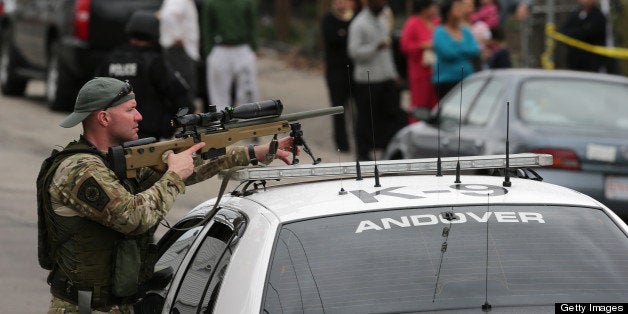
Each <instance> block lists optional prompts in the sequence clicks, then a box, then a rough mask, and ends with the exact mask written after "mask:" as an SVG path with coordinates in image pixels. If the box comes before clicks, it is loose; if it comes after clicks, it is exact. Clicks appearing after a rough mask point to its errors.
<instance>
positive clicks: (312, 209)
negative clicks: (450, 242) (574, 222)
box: [227, 175, 602, 223]
mask: <svg viewBox="0 0 628 314" xmlns="http://www.w3.org/2000/svg"><path fill="white" fill-rule="evenodd" d="M454 181H455V176H451V175H445V176H442V177H437V176H435V175H410V176H403V175H397V176H385V177H381V178H380V184H381V187H375V186H374V185H375V179H374V178H373V177H369V178H364V179H363V180H360V181H357V180H355V179H342V180H340V179H333V180H325V181H317V182H306V183H298V184H288V185H281V186H273V187H268V188H266V189H265V190H258V191H257V192H256V193H254V194H252V195H250V196H246V197H245V198H246V199H249V200H251V201H254V202H256V203H258V204H260V205H261V206H263V207H264V208H266V209H267V210H268V211H270V212H271V213H272V214H273V215H274V216H276V217H277V219H278V220H279V221H280V222H284V223H285V222H290V221H296V220H303V219H309V218H316V217H322V216H329V215H340V214H350V213H356V212H363V211H377V210H384V209H394V208H408V207H433V206H460V205H486V204H487V203H488V204H490V205H500V204H510V205H517V204H528V205H566V206H582V207H593V208H602V206H601V205H600V204H599V203H598V202H597V201H595V200H593V199H592V198H590V197H588V196H586V195H584V194H582V193H579V192H576V191H573V190H570V189H567V188H564V187H560V186H557V185H553V184H548V183H543V182H539V181H534V180H529V179H518V178H513V179H511V182H512V186H511V187H508V188H505V189H506V190H507V192H506V193H505V194H503V195H497V196H492V197H487V196H486V193H487V187H488V188H489V189H493V191H494V192H496V193H495V194H502V193H501V192H500V191H502V189H504V188H502V183H503V182H504V178H503V177H493V176H476V175H467V176H465V175H463V176H462V177H461V184H459V185H456V184H455V183H454ZM457 187H460V189H458V188H457ZM341 189H344V191H346V192H347V193H346V194H340V193H339V192H340V191H341ZM227 202H228V201H227Z"/></svg>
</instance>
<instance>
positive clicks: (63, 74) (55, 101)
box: [46, 43, 78, 111]
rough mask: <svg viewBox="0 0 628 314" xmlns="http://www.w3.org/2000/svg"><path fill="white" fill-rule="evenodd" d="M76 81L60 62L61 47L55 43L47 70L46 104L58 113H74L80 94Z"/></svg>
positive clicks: (52, 46) (51, 49)
mask: <svg viewBox="0 0 628 314" xmlns="http://www.w3.org/2000/svg"><path fill="white" fill-rule="evenodd" d="M75 81H76V80H75V79H74V78H73V77H72V74H71V73H70V71H68V70H67V69H65V68H64V67H63V65H62V64H61V62H60V60H59V45H58V43H53V44H52V45H51V48H50V56H49V57H48V67H47V70H46V103H47V104H48V107H49V108H50V109H52V110H56V111H72V109H73V108H74V100H75V98H76V94H77V93H78V88H77V87H76V85H77V84H75Z"/></svg>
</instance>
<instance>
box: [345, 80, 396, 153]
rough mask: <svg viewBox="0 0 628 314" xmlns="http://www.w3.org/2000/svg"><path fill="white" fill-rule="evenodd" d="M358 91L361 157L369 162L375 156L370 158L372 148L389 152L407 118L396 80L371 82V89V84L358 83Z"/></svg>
mask: <svg viewBox="0 0 628 314" xmlns="http://www.w3.org/2000/svg"><path fill="white" fill-rule="evenodd" d="M369 89H370V93H369ZM355 91H356V93H355V94H354V97H355V102H356V105H357V112H358V113H357V114H358V119H357V120H358V121H357V128H356V132H355V133H356V143H357V152H358V158H359V159H361V160H368V159H370V158H371V157H372V156H370V155H369V153H370V151H371V149H374V148H375V149H377V148H379V149H385V148H386V145H388V142H389V141H390V140H391V139H392V137H393V136H394V135H395V133H397V131H399V129H401V128H402V127H404V126H405V125H406V124H407V119H406V114H405V113H404V112H403V110H401V108H400V106H399V100H400V99H399V98H400V95H399V88H398V87H397V85H396V84H395V82H394V81H392V80H390V81H385V82H381V83H371V84H370V87H369V84H362V83H356V89H355ZM369 94H370V97H369ZM371 111H372V112H373V119H372V125H373V127H371ZM373 139H374V140H375V142H373Z"/></svg>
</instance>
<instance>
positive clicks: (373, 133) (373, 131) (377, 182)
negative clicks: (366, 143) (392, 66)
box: [366, 71, 381, 188]
mask: <svg viewBox="0 0 628 314" xmlns="http://www.w3.org/2000/svg"><path fill="white" fill-rule="evenodd" d="M366 80H367V82H368V86H369V110H370V111H371V136H372V140H373V142H372V145H373V163H374V165H375V170H374V175H375V187H376V188H378V187H380V186H381V185H380V184H379V170H378V169H377V156H376V155H377V154H376V152H375V125H374V123H373V99H372V97H371V72H370V71H366Z"/></svg>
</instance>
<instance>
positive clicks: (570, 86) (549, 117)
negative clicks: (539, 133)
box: [519, 79, 628, 130]
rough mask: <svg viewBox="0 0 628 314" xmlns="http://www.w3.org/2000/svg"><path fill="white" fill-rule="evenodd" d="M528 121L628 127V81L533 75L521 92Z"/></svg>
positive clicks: (590, 126)
mask: <svg viewBox="0 0 628 314" xmlns="http://www.w3.org/2000/svg"><path fill="white" fill-rule="evenodd" d="M519 97H520V104H521V106H520V107H519V115H520V116H521V119H522V120H523V121H525V122H528V123H531V124H540V125H553V126H577V127H578V128H581V129H587V128H590V129H598V128H603V129H617V130H628V106H626V105H625V101H626V99H628V85H626V84H616V83H609V82H604V81H599V80H598V81H593V80H582V79H552V80H549V79H530V80H527V81H526V82H524V83H523V84H522V86H521V92H520V96H519Z"/></svg>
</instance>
